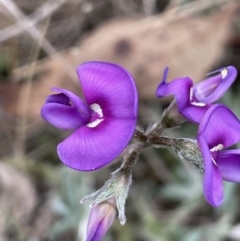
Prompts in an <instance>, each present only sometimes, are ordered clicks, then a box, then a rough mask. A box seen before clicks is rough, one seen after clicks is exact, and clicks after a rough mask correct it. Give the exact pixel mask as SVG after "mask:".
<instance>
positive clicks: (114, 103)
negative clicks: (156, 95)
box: [77, 61, 138, 119]
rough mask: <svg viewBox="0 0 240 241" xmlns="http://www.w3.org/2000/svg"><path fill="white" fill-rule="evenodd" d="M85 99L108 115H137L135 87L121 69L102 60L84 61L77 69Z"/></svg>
mask: <svg viewBox="0 0 240 241" xmlns="http://www.w3.org/2000/svg"><path fill="white" fill-rule="evenodd" d="M77 74H78V76H79V79H80V84H81V87H82V89H83V93H84V97H85V99H86V102H87V103H88V104H89V105H91V104H95V103H96V104H98V105H99V106H101V108H102V110H103V115H104V116H106V117H109V118H126V119H136V118H137V105H138V98H137V89H136V85H135V82H134V80H133V78H132V77H131V75H130V74H129V73H128V71H127V70H125V69H124V68H122V67H120V66H118V65H116V64H111V63H106V62H97V61H93V62H87V63H84V64H82V65H80V66H79V67H78V68H77Z"/></svg>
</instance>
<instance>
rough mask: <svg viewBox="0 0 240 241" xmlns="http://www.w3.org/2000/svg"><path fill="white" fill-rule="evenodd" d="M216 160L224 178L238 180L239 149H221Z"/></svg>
mask: <svg viewBox="0 0 240 241" xmlns="http://www.w3.org/2000/svg"><path fill="white" fill-rule="evenodd" d="M216 162H217V165H218V168H219V170H220V172H221V175H222V177H223V179H224V180H226V181H229V182H240V150H227V151H221V152H219V154H218V157H217V160H216Z"/></svg>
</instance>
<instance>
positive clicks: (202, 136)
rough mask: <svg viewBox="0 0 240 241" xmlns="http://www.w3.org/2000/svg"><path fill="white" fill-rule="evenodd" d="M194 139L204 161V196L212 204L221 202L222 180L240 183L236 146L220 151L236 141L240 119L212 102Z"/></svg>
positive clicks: (239, 130)
mask: <svg viewBox="0 0 240 241" xmlns="http://www.w3.org/2000/svg"><path fill="white" fill-rule="evenodd" d="M197 140H198V144H199V147H200V150H201V152H202V156H203V160H204V169H205V172H204V180H203V189H204V195H205V198H206V200H207V201H208V202H209V203H210V204H211V205H212V206H214V207H216V206H219V205H221V203H222V201H223V184H222V180H226V181H229V182H240V149H236V150H224V149H225V148H228V147H230V146H232V145H234V144H236V143H237V142H239V141H240V121H239V120H238V118H237V117H236V116H235V115H234V113H233V112H232V111H231V110H229V109H228V108H227V107H226V106H224V105H221V104H215V105H213V106H212V107H210V108H209V109H208V111H207V112H206V113H205V115H204V117H203V119H202V121H201V123H200V125H199V130H198V135H197Z"/></svg>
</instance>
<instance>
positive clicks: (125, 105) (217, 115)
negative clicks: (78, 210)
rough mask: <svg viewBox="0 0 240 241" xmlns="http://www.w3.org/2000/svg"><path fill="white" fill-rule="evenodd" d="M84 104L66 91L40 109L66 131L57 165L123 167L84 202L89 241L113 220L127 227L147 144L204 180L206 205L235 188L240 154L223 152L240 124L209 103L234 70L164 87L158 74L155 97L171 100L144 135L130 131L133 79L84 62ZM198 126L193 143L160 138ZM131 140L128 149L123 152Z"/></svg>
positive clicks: (106, 65)
mask: <svg viewBox="0 0 240 241" xmlns="http://www.w3.org/2000/svg"><path fill="white" fill-rule="evenodd" d="M77 74H78V77H79V80H80V85H81V88H82V92H83V95H84V96H83V99H82V98H80V97H78V96H77V95H76V94H74V93H73V92H71V91H68V90H65V89H60V88H56V87H54V88H52V89H51V90H52V91H53V92H55V94H52V95H50V96H48V97H47V99H46V102H45V104H44V105H43V107H42V109H41V115H42V117H43V119H45V120H46V121H47V122H49V123H51V124H52V125H54V126H55V127H57V128H59V129H61V130H71V131H72V134H70V135H69V136H68V137H67V138H66V139H65V140H64V141H63V142H61V143H60V144H59V145H58V147H57V153H58V156H59V158H60V160H61V161H62V162H63V163H64V164H65V165H67V166H68V167H70V168H73V169H75V170H78V171H94V170H97V169H99V168H102V167H105V166H106V165H108V164H109V163H111V162H112V161H114V159H115V158H116V157H118V156H119V155H120V154H121V159H122V160H123V163H122V165H121V166H120V168H118V169H117V170H116V171H115V172H113V173H112V176H111V178H110V179H109V180H108V181H107V182H106V183H105V184H104V186H103V187H102V188H100V189H99V190H97V191H96V192H95V193H93V194H91V195H89V196H87V197H85V198H84V199H82V201H81V202H84V201H89V200H91V201H92V203H91V204H90V207H91V213H90V217H89V221H88V228H87V241H100V240H102V238H103V237H104V235H105V234H106V232H107V230H108V229H109V227H110V226H111V225H112V223H113V221H114V219H115V217H116V216H117V213H118V218H119V220H120V223H121V224H124V223H125V222H126V217H125V202H126V198H127V196H128V191H129V187H130V185H131V183H132V168H133V166H134V165H135V164H136V161H137V157H138V154H139V153H140V151H141V150H142V149H143V148H145V147H148V146H150V145H152V146H154V147H172V148H173V149H174V150H175V151H176V153H177V154H178V155H179V157H180V158H181V159H183V160H187V161H188V162H189V163H191V164H193V165H194V166H195V167H196V168H197V169H198V170H199V171H200V172H201V173H203V175H204V178H203V179H204V180H203V189H204V195H205V198H206V200H207V201H208V202H209V203H210V204H211V205H212V206H219V205H220V204H221V203H222V201H223V184H222V180H226V181H230V182H240V175H239V173H240V150H225V149H226V148H228V147H231V146H232V145H234V144H236V143H237V142H239V141H240V121H239V120H238V118H237V117H236V116H235V115H234V113H233V112H232V111H231V110H230V109H229V108H228V107H226V106H224V105H222V104H214V102H215V101H217V100H218V99H219V98H220V97H222V96H223V94H224V93H225V92H226V91H227V90H228V88H229V87H230V86H231V84H232V83H233V82H234V80H235V79H236V76H237V71H236V69H235V68H234V67H232V66H228V67H225V68H222V69H219V70H216V71H214V72H212V73H210V74H214V76H212V77H209V78H207V79H205V80H203V81H202V82H200V83H198V84H193V81H192V80H191V79H190V78H189V77H184V78H176V79H174V80H172V81H171V82H167V81H166V80H167V74H168V68H166V69H165V70H164V75H163V78H162V81H161V83H160V84H159V86H158V87H157V90H156V95H157V97H159V98H161V97H165V96H168V95H174V97H175V98H174V101H173V102H172V103H171V104H170V106H169V107H168V108H167V109H166V110H165V111H164V113H163V116H162V120H161V122H160V123H159V124H156V125H154V126H151V127H149V128H148V129H147V130H146V131H144V130H142V129H141V128H139V127H137V128H136V123H137V108H138V96H137V90H136V86H135V82H134V80H133V78H132V76H131V75H130V74H129V72H128V71H127V70H125V69H124V68H122V67H120V66H118V65H116V64H112V63H106V62H98V61H94V62H86V63H84V64H82V65H80V66H79V67H78V68H77ZM186 120H188V121H190V122H193V123H195V124H197V125H198V133H197V140H193V139H187V138H175V139H174V138H172V139H171V138H168V137H163V136H161V135H160V134H161V132H162V131H163V130H164V129H165V128H171V127H174V126H177V125H179V124H181V123H183V122H184V121H186ZM132 137H134V138H133V141H132V143H131V144H130V145H129V147H128V148H126V147H127V145H128V144H129V142H130V141H131V139H132Z"/></svg>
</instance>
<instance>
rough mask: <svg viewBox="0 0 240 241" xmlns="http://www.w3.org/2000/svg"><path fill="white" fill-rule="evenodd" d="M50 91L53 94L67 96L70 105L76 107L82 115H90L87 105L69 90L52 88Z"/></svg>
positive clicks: (90, 111)
mask: <svg viewBox="0 0 240 241" xmlns="http://www.w3.org/2000/svg"><path fill="white" fill-rule="evenodd" d="M51 90H52V91H54V92H58V93H62V94H64V95H65V96H67V97H68V98H69V100H70V103H72V105H73V106H74V107H76V108H77V109H78V110H79V111H80V112H81V113H82V114H83V115H85V116H89V115H91V113H92V110H91V109H90V108H89V106H88V105H87V103H86V102H85V101H83V100H82V99H81V98H79V96H77V95H76V94H74V93H73V92H71V91H69V90H65V89H61V88H57V87H52V88H51Z"/></svg>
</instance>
